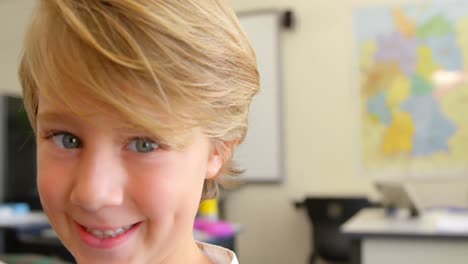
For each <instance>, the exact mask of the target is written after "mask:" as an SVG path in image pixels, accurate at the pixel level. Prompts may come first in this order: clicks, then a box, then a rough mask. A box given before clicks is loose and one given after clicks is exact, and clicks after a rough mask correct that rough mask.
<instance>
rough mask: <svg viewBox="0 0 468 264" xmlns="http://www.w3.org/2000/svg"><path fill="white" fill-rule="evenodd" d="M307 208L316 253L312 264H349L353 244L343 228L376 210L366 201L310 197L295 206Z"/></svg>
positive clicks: (347, 198)
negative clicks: (368, 210) (320, 262)
mask: <svg viewBox="0 0 468 264" xmlns="http://www.w3.org/2000/svg"><path fill="white" fill-rule="evenodd" d="M295 205H296V207H297V208H305V209H306V210H307V214H308V216H309V220H310V222H311V225H312V243H313V249H312V254H311V256H310V259H309V263H310V264H315V263H317V261H318V259H323V260H325V261H331V262H339V263H349V262H350V259H351V242H350V240H349V239H348V238H347V237H346V236H345V235H344V234H343V233H342V232H341V231H340V226H341V225H342V224H343V223H344V222H346V221H347V220H348V219H350V218H351V217H352V216H353V215H354V214H355V213H357V212H358V211H359V210H361V209H362V208H364V207H370V206H374V204H371V203H370V202H369V200H368V199H367V198H365V197H309V198H306V199H304V201H301V202H296V203H295Z"/></svg>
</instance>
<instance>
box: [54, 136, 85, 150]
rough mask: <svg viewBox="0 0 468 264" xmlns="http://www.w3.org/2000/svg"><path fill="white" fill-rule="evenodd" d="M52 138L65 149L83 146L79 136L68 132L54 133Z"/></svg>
mask: <svg viewBox="0 0 468 264" xmlns="http://www.w3.org/2000/svg"><path fill="white" fill-rule="evenodd" d="M52 140H53V141H54V143H55V144H56V145H57V146H59V147H61V148H65V149H73V148H79V147H81V140H80V139H79V138H78V137H77V136H75V135H73V134H70V133H66V132H63V133H58V134H55V135H53V136H52Z"/></svg>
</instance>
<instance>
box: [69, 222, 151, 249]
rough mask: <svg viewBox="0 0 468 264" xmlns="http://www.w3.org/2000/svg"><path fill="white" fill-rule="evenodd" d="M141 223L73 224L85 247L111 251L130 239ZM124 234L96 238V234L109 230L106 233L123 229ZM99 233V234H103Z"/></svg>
mask: <svg viewBox="0 0 468 264" xmlns="http://www.w3.org/2000/svg"><path fill="white" fill-rule="evenodd" d="M141 223H142V222H137V223H134V224H130V225H122V226H119V225H105V226H98V225H88V226H86V225H82V224H80V223H78V222H75V224H76V227H77V229H78V234H79V237H80V238H81V241H82V242H84V243H85V244H86V245H87V246H89V247H91V248H94V249H112V248H116V247H118V246H120V245H122V244H124V243H125V242H126V241H127V240H128V239H129V238H131V237H132V236H133V235H134V233H135V232H136V231H137V230H138V228H139V227H140V225H141ZM124 227H125V229H124V232H120V233H118V234H117V235H116V236H106V237H99V236H96V232H98V233H99V232H103V233H105V232H106V230H111V231H108V232H115V231H116V230H118V229H119V228H124ZM103 233H101V234H103Z"/></svg>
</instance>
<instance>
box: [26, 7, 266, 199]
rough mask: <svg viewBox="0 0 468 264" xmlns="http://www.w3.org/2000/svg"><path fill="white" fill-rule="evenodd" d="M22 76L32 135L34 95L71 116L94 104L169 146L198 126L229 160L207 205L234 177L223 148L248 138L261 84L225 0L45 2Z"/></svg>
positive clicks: (207, 190)
mask: <svg viewBox="0 0 468 264" xmlns="http://www.w3.org/2000/svg"><path fill="white" fill-rule="evenodd" d="M19 77H20V81H21V85H22V89H23V97H24V103H25V107H26V110H27V112H28V116H29V119H30V121H31V125H32V127H33V128H34V129H35V126H36V114H37V109H38V104H39V102H38V93H39V92H41V96H42V95H44V96H49V97H52V98H53V99H54V100H56V101H60V102H61V103H63V104H64V105H66V106H67V107H69V108H70V109H71V110H72V111H73V112H75V113H76V114H81V113H82V109H80V108H79V107H78V104H77V102H78V101H85V100H87V98H88V100H89V98H93V100H94V101H96V102H98V103H99V104H97V105H104V106H106V107H107V108H110V109H112V110H113V111H115V112H117V113H118V114H119V115H121V116H123V117H124V118H125V120H132V123H133V124H134V125H136V126H139V127H142V128H144V129H146V130H147V131H149V132H151V133H154V134H157V135H158V137H159V139H160V140H162V141H164V142H167V143H171V144H173V145H174V146H176V145H177V146H182V145H183V139H184V137H183V135H184V131H185V132H186V131H188V130H189V129H191V128H194V127H200V128H202V129H203V131H204V133H205V134H206V135H207V136H208V137H209V138H210V139H212V141H213V146H214V147H215V148H217V150H218V151H220V152H221V154H222V155H223V157H224V158H225V160H224V161H225V163H224V164H225V165H224V166H223V168H222V169H221V171H220V173H219V174H218V175H217V176H216V177H215V180H207V181H205V184H204V190H203V198H204V199H206V198H212V197H214V196H215V195H216V194H217V190H218V182H223V181H224V182H226V177H227V178H229V177H228V176H233V175H236V174H238V173H239V170H237V169H236V168H235V167H234V166H233V163H232V159H231V155H228V153H226V148H225V144H224V142H228V141H236V140H239V141H240V142H241V141H242V140H243V139H244V137H245V134H246V131H247V116H248V109H249V105H250V102H251V99H252V96H254V95H255V93H256V92H257V90H258V87H259V76H258V71H257V66H256V59H255V53H254V51H253V49H252V47H251V44H250V42H249V41H248V39H247V37H246V35H245V33H244V32H243V30H242V28H241V26H240V25H239V22H238V20H237V17H236V15H235V14H234V13H233V11H232V10H231V9H230V8H229V7H227V5H226V3H225V2H224V1H223V0H188V1H175V0H41V1H40V2H39V4H38V7H37V8H36V11H35V13H34V16H33V18H32V21H31V24H30V26H29V28H28V31H27V34H26V38H25V42H24V49H23V53H22V57H21V63H20V68H19ZM150 110H151V111H150ZM149 111H150V112H149ZM155 113H159V114H161V116H166V118H167V117H170V120H169V121H168V122H155V119H154V116H155Z"/></svg>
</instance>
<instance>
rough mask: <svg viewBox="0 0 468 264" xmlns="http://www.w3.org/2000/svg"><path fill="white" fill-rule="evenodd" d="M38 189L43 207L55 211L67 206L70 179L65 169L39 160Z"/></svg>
mask: <svg viewBox="0 0 468 264" xmlns="http://www.w3.org/2000/svg"><path fill="white" fill-rule="evenodd" d="M37 172H38V176H37V177H38V178H37V187H38V191H39V195H40V197H41V202H42V203H43V206H45V207H48V208H51V207H53V208H54V209H57V208H60V207H63V206H65V204H66V202H67V200H66V198H67V194H66V192H67V190H69V186H68V185H69V182H68V181H69V180H71V179H70V177H69V175H67V172H66V170H65V169H64V167H61V166H56V165H53V164H51V163H50V162H47V161H46V160H43V159H42V160H41V159H39V160H38V170H37Z"/></svg>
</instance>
